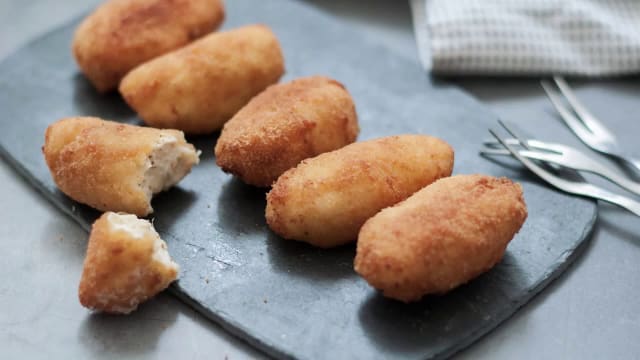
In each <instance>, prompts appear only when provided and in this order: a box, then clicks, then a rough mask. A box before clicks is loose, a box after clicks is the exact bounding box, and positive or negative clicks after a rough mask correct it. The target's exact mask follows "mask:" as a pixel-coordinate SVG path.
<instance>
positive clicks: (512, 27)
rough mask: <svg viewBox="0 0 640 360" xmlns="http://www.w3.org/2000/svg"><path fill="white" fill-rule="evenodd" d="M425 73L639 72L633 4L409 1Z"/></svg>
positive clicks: (620, 0)
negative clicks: (426, 71)
mask: <svg viewBox="0 0 640 360" xmlns="http://www.w3.org/2000/svg"><path fill="white" fill-rule="evenodd" d="M411 7H412V11H413V17H414V26H415V30H416V39H417V42H418V49H419V51H420V57H421V59H422V61H423V63H424V65H425V67H426V68H427V69H429V70H431V71H432V72H434V73H438V74H445V75H446V74H448V75H452V74H455V75H458V74H460V75H464V74H478V75H543V74H565V75H581V76H611V75H622V74H637V73H640V0H411Z"/></svg>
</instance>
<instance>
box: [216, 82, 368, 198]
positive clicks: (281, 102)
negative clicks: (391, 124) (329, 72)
mask: <svg viewBox="0 0 640 360" xmlns="http://www.w3.org/2000/svg"><path fill="white" fill-rule="evenodd" d="M358 131H359V129H358V120H357V115H356V110H355V105H354V104H353V99H351V95H349V93H348V92H347V90H346V89H345V88H344V86H343V85H342V84H340V83H339V82H337V81H335V80H332V79H329V78H326V77H323V76H312V77H307V78H300V79H297V80H293V81H291V82H289V83H285V84H278V85H272V86H270V87H269V88H267V89H266V90H265V91H263V92H262V93H260V94H259V95H258V96H256V97H254V98H253V99H251V101H250V102H249V103H248V104H247V105H246V106H245V107H243V108H242V109H241V110H240V111H239V112H238V113H237V114H236V115H235V116H234V117H233V118H232V119H231V120H229V121H228V122H227V123H226V124H225V125H224V128H223V130H222V134H221V135H220V138H219V139H218V142H217V144H216V147H215V155H216V163H217V164H218V165H219V166H220V167H221V168H222V169H223V170H224V171H226V172H229V173H232V174H234V175H236V176H238V177H240V179H242V181H244V182H246V183H248V184H251V185H255V186H263V187H266V186H270V185H271V184H272V183H273V182H274V181H275V180H276V179H277V178H278V176H280V175H281V174H282V173H283V172H285V171H286V170H288V169H290V168H292V167H294V166H296V165H297V164H298V163H299V162H300V161H302V160H304V159H306V158H310V157H313V156H316V155H318V154H321V153H323V152H327V151H331V150H335V149H339V148H341V147H343V146H345V145H347V144H350V143H352V142H354V141H355V139H356V137H357V136H358Z"/></svg>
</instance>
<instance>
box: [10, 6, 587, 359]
mask: <svg viewBox="0 0 640 360" xmlns="http://www.w3.org/2000/svg"><path fill="white" fill-rule="evenodd" d="M311 8H312V9H314V10H315V11H316V12H320V13H323V12H322V11H320V10H318V9H316V8H314V7H311ZM324 16H327V15H326V14H324ZM72 21H73V20H72ZM67 25H68V22H66V23H64V24H61V25H59V26H56V27H54V28H52V29H51V30H49V31H48V32H46V33H44V34H42V35H40V36H37V37H35V38H34V39H32V40H31V41H29V42H27V43H26V44H25V45H23V46H21V47H19V48H18V49H16V50H15V51H13V52H12V53H11V54H9V55H8V56H6V57H5V58H3V59H0V66H1V65H2V64H3V63H5V62H6V61H7V60H8V59H9V58H11V57H12V56H13V55H15V54H17V53H19V52H20V51H21V50H22V49H24V48H28V47H29V46H31V45H32V44H33V43H36V42H38V41H39V40H41V38H42V37H43V36H46V35H47V34H48V33H51V32H55V31H56V30H58V29H61V28H64V27H65V26H67ZM354 31H356V30H354ZM361 35H362V34H361ZM367 40H368V41H370V42H371V41H372V40H371V39H370V38H368V37H367ZM401 57H402V56H401ZM403 58H405V57H403ZM405 59H406V58H405ZM450 85H451V88H452V89H455V91H457V92H459V93H462V94H464V96H466V97H467V98H469V99H471V101H473V102H476V103H477V104H481V105H482V106H485V107H486V105H483V104H482V102H481V101H479V100H478V99H476V98H475V97H473V96H472V95H470V94H469V93H467V92H466V91H464V90H463V89H461V88H460V87H459V86H457V85H455V84H451V83H450ZM496 118H497V116H496ZM0 157H2V158H3V159H5V161H7V163H8V164H10V166H11V167H13V168H14V169H15V170H16V172H17V173H18V174H19V175H20V176H21V177H22V178H23V179H25V180H26V181H27V183H29V184H30V185H31V186H33V187H34V188H35V189H36V190H37V191H38V192H40V193H41V194H42V195H43V196H44V197H45V198H46V199H47V200H49V201H50V202H52V203H53V204H54V205H55V207H56V208H58V209H60V210H61V211H62V212H63V213H64V214H66V215H67V216H69V217H70V218H71V219H73V220H74V221H75V222H76V223H77V224H78V225H80V227H81V228H82V229H84V230H85V231H86V232H87V233H88V232H89V231H90V228H91V224H89V223H87V222H86V221H85V220H84V219H82V218H81V217H79V216H76V214H75V213H74V212H73V210H72V209H70V208H68V207H67V206H65V204H63V203H61V202H59V201H56V198H55V194H54V193H51V192H50V191H49V189H47V188H46V187H45V186H44V184H43V183H41V182H40V181H38V180H37V179H36V178H35V177H33V176H31V175H30V173H29V172H28V170H27V169H26V168H25V167H24V166H23V165H22V164H21V163H20V162H19V161H17V160H16V159H15V158H14V157H13V156H12V155H11V154H10V153H9V152H8V151H7V150H6V149H5V147H4V145H3V144H2V143H0ZM594 203H595V202H594ZM596 220H597V206H594V207H593V215H592V219H591V220H590V222H588V223H587V224H586V225H585V226H584V228H583V231H582V235H581V238H580V240H579V242H578V245H577V246H576V247H573V248H571V249H569V250H568V251H567V252H568V253H569V256H567V257H563V256H560V257H559V258H558V260H557V262H556V263H557V264H559V266H558V268H556V269H554V270H552V271H549V272H547V273H546V274H545V276H544V277H543V278H541V280H540V281H539V282H538V283H537V284H536V285H535V286H534V287H533V288H532V290H531V291H530V292H529V293H527V294H526V296H524V297H522V298H521V299H519V300H518V301H517V304H516V306H515V307H513V308H511V309H509V310H508V311H506V312H504V313H501V314H500V316H497V317H495V318H494V319H495V321H494V322H493V323H491V324H489V325H487V326H484V327H481V328H478V330H477V331H476V332H474V333H471V334H470V335H469V336H468V337H467V338H466V339H464V340H463V341H461V342H459V343H458V344H457V345H456V346H453V347H451V348H449V349H447V350H446V351H443V352H441V353H436V354H434V356H432V357H430V358H429V359H442V358H447V357H450V356H452V355H454V354H455V353H457V352H458V351H460V350H462V349H464V348H466V347H468V346H469V345H471V344H473V343H474V342H475V341H477V340H478V339H480V338H481V337H482V336H484V335H485V334H487V333H488V332H490V331H491V330H492V329H494V328H495V327H496V326H498V325H499V324H501V323H502V322H503V321H505V320H506V319H508V318H509V317H511V315H513V314H514V313H515V312H516V311H518V310H519V309H520V308H521V307H522V306H524V305H525V304H526V303H527V302H528V301H529V300H531V299H532V298H533V297H534V296H535V295H537V294H538V293H539V292H540V291H541V290H542V289H543V288H545V287H546V286H547V285H548V284H549V283H550V282H551V281H553V280H554V279H556V278H558V277H559V276H560V274H562V273H563V272H564V271H565V270H566V268H567V267H568V266H570V265H571V264H572V263H573V261H574V260H575V259H576V258H577V256H579V255H580V254H582V252H583V249H584V248H585V247H586V244H585V243H586V242H587V241H584V240H585V239H586V238H587V237H589V238H590V235H591V234H592V233H593V230H594V224H595V222H596ZM168 290H169V291H170V292H171V293H172V294H173V295H174V296H176V297H177V298H179V299H180V300H181V301H183V302H185V303H187V304H188V305H189V306H191V307H192V308H193V309H194V310H196V311H197V312H199V313H201V314H202V315H204V316H205V317H207V318H209V319H210V320H212V321H214V322H215V323H216V324H217V325H219V326H221V327H222V328H223V329H225V330H226V331H228V332H230V333H231V334H233V335H234V336H236V337H237V338H239V339H241V340H242V341H244V342H246V343H247V344H249V345H251V346H253V347H255V348H257V349H259V350H261V351H263V352H264V353H266V354H267V355H269V356H273V357H278V358H294V357H293V356H292V355H291V354H288V353H286V352H282V351H279V350H278V347H277V345H275V344H269V343H266V342H264V341H263V340H261V339H260V338H259V337H256V336H253V335H251V333H250V332H249V331H247V329H245V328H244V327H242V326H240V325H238V324H236V323H235V322H234V321H231V320H229V319H228V318H227V317H225V316H224V315H221V314H216V313H213V312H212V311H210V310H208V309H206V308H205V307H204V306H203V305H202V304H200V303H199V302H198V301H196V300H194V299H193V298H191V297H190V296H189V295H188V294H186V293H184V292H183V291H182V290H181V289H180V287H179V286H176V285H172V286H170V287H169V289H168Z"/></svg>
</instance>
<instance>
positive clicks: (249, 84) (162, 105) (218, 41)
mask: <svg viewBox="0 0 640 360" xmlns="http://www.w3.org/2000/svg"><path fill="white" fill-rule="evenodd" d="M283 73H284V59H283V56H282V51H281V50H280V45H279V43H278V39H277V38H276V37H275V35H274V34H273V32H271V30H270V29H269V28H267V27H266V26H262V25H252V26H244V27H241V28H238V29H235V30H230V31H226V32H219V33H213V34H210V35H207V36H205V37H204V38H202V39H199V40H197V41H194V42H193V43H192V44H190V45H188V46H186V47H184V48H182V49H179V50H176V51H174V52H171V53H168V54H166V55H163V56H161V57H158V58H156V59H154V60H151V61H149V62H147V63H145V64H143V65H141V66H139V67H137V68H136V69H134V70H133V71H131V72H130V73H129V74H128V75H127V76H126V77H125V78H124V79H123V80H122V82H121V83H120V93H121V94H122V96H123V97H124V99H125V100H126V101H127V103H128V104H129V105H130V106H131V107H132V108H133V109H135V110H136V111H137V112H138V115H139V116H140V117H141V118H142V119H143V120H144V121H145V123H147V124H148V125H150V126H154V127H158V128H172V129H180V130H183V131H185V132H187V133H194V134H204V133H210V132H213V131H215V130H219V129H220V128H222V125H223V124H224V123H225V122H226V121H227V120H229V119H230V118H231V117H232V116H233V115H234V114H235V113H236V112H237V111H238V110H239V109H240V108H241V107H242V106H244V105H245V104H246V103H247V102H248V101H249V100H250V99H251V98H252V97H253V96H255V95H256V94H258V93H259V92H261V91H262V90H264V89H265V88H266V87H267V86H269V85H271V84H273V83H276V82H277V81H278V79H280V77H281V76H282V74H283Z"/></svg>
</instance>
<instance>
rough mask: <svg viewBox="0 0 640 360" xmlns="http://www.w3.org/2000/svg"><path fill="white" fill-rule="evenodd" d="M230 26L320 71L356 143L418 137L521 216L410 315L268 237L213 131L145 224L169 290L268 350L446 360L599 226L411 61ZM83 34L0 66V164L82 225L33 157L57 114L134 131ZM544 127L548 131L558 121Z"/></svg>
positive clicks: (302, 33) (316, 31)
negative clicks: (500, 152)
mask: <svg viewBox="0 0 640 360" xmlns="http://www.w3.org/2000/svg"><path fill="white" fill-rule="evenodd" d="M227 6H228V14H229V16H228V19H229V20H228V21H227V23H226V24H225V26H226V28H231V27H237V26H239V25H243V24H250V23H265V24H267V25H269V26H271V27H272V28H273V29H274V31H275V32H276V34H277V35H278V37H279V39H280V40H281V43H282V47H283V49H284V52H285V58H286V62H287V74H286V76H285V79H284V80H289V79H292V78H295V77H298V76H305V75H312V74H326V75H329V76H331V77H334V78H336V79H339V80H340V81H341V82H343V83H344V84H345V85H346V86H347V88H348V89H349V91H350V92H351V93H352V94H353V97H354V99H355V101H356V105H357V109H358V114H359V118H360V124H361V128H362V133H361V135H360V139H361V140H363V139H370V138H374V137H378V136H384V135H392V134H401V133H424V134H432V135H435V136H439V137H441V138H443V139H445V140H447V141H448V142H449V143H450V144H452V146H453V147H454V148H455V150H456V166H455V170H454V171H455V173H476V172H480V173H488V174H493V175H497V176H509V177H516V178H519V179H521V180H522V181H523V186H524V189H525V197H526V201H527V204H528V206H529V214H530V215H529V219H528V221H527V223H526V224H525V226H524V227H523V228H522V230H521V232H520V233H519V234H518V235H517V237H516V238H515V239H514V240H513V241H512V243H511V244H510V246H509V249H508V251H507V255H506V257H505V259H504V261H502V262H501V263H500V264H499V265H498V266H496V268H495V269H493V270H492V271H490V272H489V273H487V274H485V275H483V276H481V277H480V278H478V279H476V280H474V281H472V282H471V283H469V284H467V285H465V286H462V287H460V288H459V289H457V290H455V291H453V292H452V293H450V294H447V295H443V296H433V297H428V298H426V299H424V300H423V301H421V302H419V303H416V304H411V305H405V304H400V303H397V302H394V301H390V300H386V299H383V298H382V297H381V296H380V295H379V294H378V293H376V292H375V291H374V290H373V289H371V288H370V287H369V286H368V285H367V284H366V283H365V282H364V280H362V279H360V278H359V277H358V276H357V275H356V274H355V272H354V271H353V267H352V261H353V256H354V252H355V250H354V247H353V246H346V247H342V248H338V249H333V250H328V251H323V250H319V249H314V248H312V247H310V246H306V245H304V244H298V243H292V242H287V241H285V240H283V239H280V238H278V237H277V236H275V235H274V234H273V233H271V232H270V231H269V229H268V228H267V226H266V223H265V220H264V216H263V211H264V205H265V192H266V190H265V189H255V188H251V187H249V186H246V185H244V184H242V183H241V182H239V181H238V180H235V179H232V178H231V177H230V176H228V175H226V174H224V173H222V172H221V171H220V169H219V168H218V167H217V166H216V165H215V161H214V159H213V146H214V145H215V140H216V137H217V135H218V134H214V135H212V136H208V137H197V138H193V139H190V140H191V141H194V142H195V145H196V146H197V147H198V148H199V149H200V150H202V153H203V155H202V162H201V164H200V165H199V166H197V167H196V168H194V170H193V172H192V173H191V174H190V175H189V176H188V177H186V178H185V179H184V180H183V181H182V182H181V183H180V184H179V186H178V187H176V188H174V189H172V190H170V191H168V192H166V193H165V194H161V195H159V196H157V198H156V199H154V201H153V206H154V208H155V210H156V212H155V214H154V217H155V219H154V223H155V225H156V227H157V229H158V231H159V232H160V233H161V234H162V236H163V237H164V238H165V240H167V243H168V245H169V248H170V251H171V254H172V256H173V257H174V258H175V259H176V261H177V262H178V263H179V264H180V266H181V269H182V271H181V275H180V280H179V281H178V282H177V283H175V284H174V285H173V286H172V287H171V290H172V291H173V292H174V293H175V294H176V295H177V296H178V297H180V298H181V299H183V300H184V301H186V302H188V303H189V304H191V305H192V306H194V307H195V308H196V309H197V310H199V311H200V312H201V313H203V314H204V315H205V316H207V317H209V318H211V319H213V320H215V321H217V322H218V323H220V324H221V325H222V326H223V327H225V328H226V329H228V330H229V331H230V332H232V333H234V334H236V335H238V336H240V337H242V338H243V339H246V341H248V342H249V343H251V344H253V345H255V346H257V347H259V348H260V349H262V350H264V351H265V352H267V353H268V354H271V355H273V356H277V357H294V358H302V359H337V358H361V359H375V358H383V359H394V358H398V359H423V358H438V357H446V356H448V355H450V354H452V353H454V352H455V351H457V350H459V349H461V348H462V347H464V346H466V345H468V344H470V343H471V342H473V341H474V340H476V339H478V338H479V337H480V336H482V335H483V334H485V333H486V332H488V331H489V330H491V329H492V328H493V327H495V326H496V325H498V324H499V323H500V322H501V321H503V320H504V319H506V318H507V317H508V316H509V315H511V314H512V313H513V312H514V311H516V309H517V308H518V307H520V306H522V305H523V304H524V303H525V302H526V301H528V300H529V299H530V298H531V297H532V296H533V295H534V294H535V293H536V292H538V291H539V290H540V289H542V288H543V287H544V286H545V285H546V284H547V283H548V282H549V281H551V280H552V279H553V278H554V277H556V276H557V275H558V274H559V273H560V272H561V271H562V270H563V269H564V268H565V267H566V266H567V265H568V264H569V263H570V261H571V260H572V259H573V257H574V256H575V254H576V253H577V252H576V250H577V249H578V248H579V246H580V244H581V243H583V242H584V240H585V239H586V238H587V236H588V234H589V232H590V230H591V228H592V225H593V223H594V221H595V216H596V207H595V204H594V203H593V202H591V201H587V200H584V199H579V198H575V197H571V196H567V195H564V194H561V193H558V192H555V191H552V190H550V189H548V188H546V187H543V186H541V185H540V183H538V182H536V181H530V178H528V177H526V176H523V174H524V173H523V172H521V171H520V168H519V167H513V168H505V167H502V166H500V165H498V164H495V163H492V162H490V161H487V160H486V159H483V158H481V157H479V156H478V155H477V149H478V148H479V147H480V145H481V140H482V139H483V138H484V137H486V134H487V128H488V127H489V126H493V125H495V118H494V116H493V115H492V114H491V113H490V112H489V111H487V110H486V109H485V108H483V107H482V106H481V105H480V104H479V103H477V102H476V101H474V100H473V99H471V98H470V97H469V96H467V95H465V94H464V93H463V92H461V91H460V90H458V89H457V88H456V87H453V86H451V85H448V84H446V83H438V84H434V83H433V82H432V80H431V79H430V78H429V77H428V76H427V75H425V73H424V71H423V70H422V68H421V67H420V65H419V64H418V63H417V62H413V61H410V60H408V59H405V58H402V57H399V56H396V55H394V54H392V53H389V52H388V50H386V49H385V48H383V47H382V46H380V45H378V44H377V43H376V42H375V40H373V39H371V38H368V37H366V36H365V35H362V34H359V33H357V32H355V31H354V30H353V29H351V28H350V27H348V26H346V25H344V24H342V23H341V22H339V21H337V20H334V19H333V18H331V17H328V16H327V15H325V14H323V13H321V12H319V11H317V10H314V9H312V8H310V7H308V6H306V5H303V4H300V3H296V2H289V1H284V0H274V1H268V2H267V1H257V0H254V1H250V0H234V1H230V2H228V3H227ZM76 24H77V23H74V24H70V25H67V26H65V27H63V28H60V29H58V30H55V31H53V32H51V33H49V34H48V35H45V36H43V37H42V38H40V39H38V40H36V41H35V42H33V43H31V44H30V45H28V46H27V47H26V48H24V49H22V50H20V51H18V52H17V53H15V54H14V55H12V56H10V57H9V58H7V59H6V60H5V61H4V62H3V63H2V65H1V66H0V93H1V94H2V97H0V108H1V109H2V119H1V121H2V122H1V126H2V131H1V132H0V145H1V151H2V155H3V156H4V158H5V159H6V160H7V161H8V162H10V163H11V164H12V165H13V166H14V167H15V168H16V169H17V170H18V171H19V172H20V173H21V174H22V175H23V176H24V177H25V179H26V180H28V181H29V182H30V183H31V184H33V185H34V186H35V187H36V188H37V189H39V190H40V191H41V192H42V193H43V194H44V195H45V196H47V197H48V198H49V199H50V200H52V201H53V202H54V203H55V204H56V205H57V206H58V207H59V208H60V209H61V210H62V211H64V212H65V213H66V214H68V215H70V216H72V217H73V218H74V219H75V220H77V221H78V223H79V224H80V225H81V226H83V227H84V228H85V229H88V228H89V226H90V224H91V222H92V221H93V220H94V219H95V218H96V217H97V216H98V215H99V214H98V212H96V211H94V210H91V209H88V208H87V207H85V206H82V205H79V204H76V203H74V202H73V201H70V200H69V199H67V198H66V197H65V196H64V195H62V194H61V193H60V192H59V191H57V190H56V188H55V186H54V183H53V182H52V180H51V177H50V175H49V173H48V170H47V168H46V166H45V163H44V160H43V157H42V154H41V150H40V147H41V145H42V143H43V136H44V131H45V129H46V127H47V126H48V125H49V124H50V123H51V122H53V121H54V120H56V119H58V118H62V117H65V116H72V115H95V116H101V117H104V118H110V119H113V120H117V121H122V122H127V123H140V120H139V119H137V118H136V117H135V115H134V114H133V113H132V112H131V111H130V110H129V109H128V108H127V107H126V105H125V104H124V103H123V102H122V99H121V98H120V97H119V96H118V95H117V94H111V95H105V96H101V95H98V94H97V93H95V92H94V91H93V89H92V88H91V86H89V84H88V83H87V82H86V80H84V78H83V77H82V76H80V75H79V74H78V71H77V69H76V66H75V64H74V61H73V59H72V58H71V56H70V51H69V43H70V39H71V37H72V33H73V29H74V28H75V26H76ZM553 126H555V125H550V126H549V127H547V128H541V129H537V131H536V134H540V136H541V137H544V136H543V135H544V133H545V132H547V133H553V132H556V131H558V130H559V129H561V125H560V124H557V127H553Z"/></svg>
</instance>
